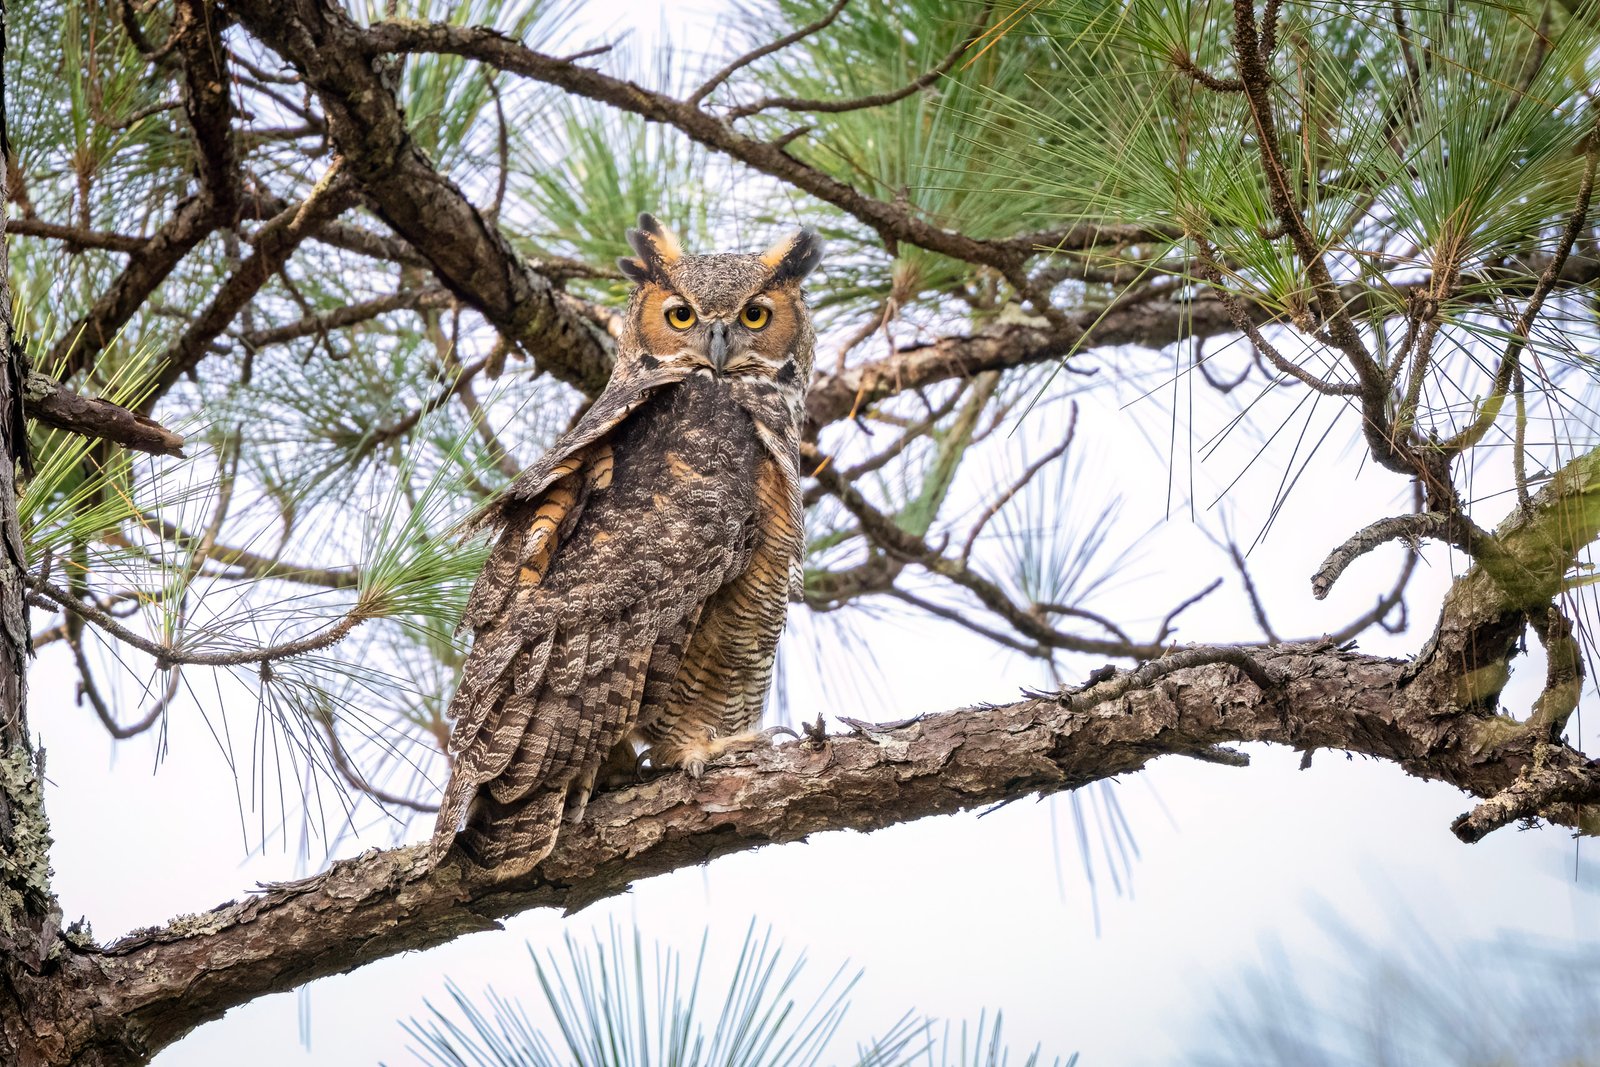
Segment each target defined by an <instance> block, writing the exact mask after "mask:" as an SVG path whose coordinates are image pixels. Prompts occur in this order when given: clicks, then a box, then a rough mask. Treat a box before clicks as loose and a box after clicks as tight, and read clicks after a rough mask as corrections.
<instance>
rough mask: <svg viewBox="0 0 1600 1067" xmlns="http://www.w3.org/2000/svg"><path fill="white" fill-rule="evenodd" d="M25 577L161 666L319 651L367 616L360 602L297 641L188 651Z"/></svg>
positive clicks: (255, 660)
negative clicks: (224, 650) (242, 647)
mask: <svg viewBox="0 0 1600 1067" xmlns="http://www.w3.org/2000/svg"><path fill="white" fill-rule="evenodd" d="M23 581H24V582H25V583H26V584H27V586H28V588H29V589H32V590H33V591H34V592H35V593H38V594H39V595H40V596H43V597H46V598H48V599H49V600H50V601H51V602H52V603H54V604H55V605H56V606H57V607H58V608H61V609H62V610H64V611H68V612H70V613H72V614H73V615H75V616H77V617H78V618H80V619H83V620H84V621H85V622H89V623H93V624H94V625H95V626H97V627H99V628H100V629H101V630H104V631H105V632H106V633H107V634H110V635H111V636H112V637H114V638H116V639H117V640H119V641H121V642H123V643H124V644H127V645H131V646H132V647H134V648H136V649H138V650H139V651H141V652H143V653H145V654H147V655H150V656H153V657H155V660H156V665H157V666H159V667H162V668H169V667H176V666H178V665H180V664H189V665H192V666H197V667H240V666H248V665H253V664H266V663H272V662H275V661H277V660H281V659H289V658H290V657H292V656H303V655H305V654H306V653H308V652H319V651H321V650H322V649H325V648H328V647H330V646H332V645H335V644H337V643H339V642H340V641H342V640H344V638H345V637H346V636H347V635H348V634H349V633H350V631H351V630H354V629H355V628H356V627H357V626H359V625H361V623H362V622H364V621H365V620H366V618H367V616H366V615H365V614H364V613H363V611H362V609H361V607H360V605H357V606H356V607H355V608H352V609H351V610H350V611H348V612H347V613H345V614H344V615H343V616H342V617H340V618H339V619H338V620H337V621H335V622H333V623H332V624H330V625H328V626H326V627H323V628H322V629H320V630H319V631H317V632H316V633H313V634H310V635H308V636H306V637H302V638H299V639H297V640H294V641H286V642H284V643H283V644H278V645H264V646H257V647H254V648H246V649H239V650H237V651H233V652H185V651H183V650H182V649H179V648H176V647H174V646H172V645H166V644H161V643H159V642H156V641H152V640H150V639H149V638H148V637H145V636H144V635H143V634H140V633H136V632H135V631H133V630H130V629H129V628H128V627H126V626H124V625H122V623H120V622H118V621H117V620H116V619H115V618H114V617H113V616H112V615H111V614H110V613H109V612H106V611H103V610H101V609H100V608H97V607H95V606H94V605H93V604H87V603H84V602H83V601H82V600H80V599H79V598H78V597H76V596H73V595H72V594H71V593H69V592H67V591H66V590H65V589H62V588H61V587H60V586H58V585H55V584H54V583H52V582H49V581H45V580H43V579H41V578H38V577H36V576H34V575H24V577H23Z"/></svg>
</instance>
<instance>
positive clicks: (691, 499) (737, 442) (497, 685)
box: [431, 215, 820, 875]
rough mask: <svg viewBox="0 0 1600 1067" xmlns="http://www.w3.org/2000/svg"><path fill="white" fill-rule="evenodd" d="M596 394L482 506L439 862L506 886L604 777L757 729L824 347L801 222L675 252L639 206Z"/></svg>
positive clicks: (702, 755)
mask: <svg viewBox="0 0 1600 1067" xmlns="http://www.w3.org/2000/svg"><path fill="white" fill-rule="evenodd" d="M628 236H629V241H630V243H631V244H632V245H633V247H634V249H635V250H636V251H637V252H638V253H639V256H638V258H637V259H625V260H623V261H621V266H622V268H623V270H624V272H625V273H626V274H627V275H628V276H629V277H630V278H632V279H633V280H634V281H635V282H637V283H638V284H637V287H636V289H635V290H634V293H633V296H632V299H631V300H630V301H629V305H628V313H627V317H626V323H625V326H624V329H623V331H622V335H621V337H620V339H619V342H618V357H617V366H616V369H615V370H614V372H613V374H612V378H611V382H610V384H609V385H607V387H606V390H605V392H604V393H603V394H601V396H600V398H599V399H598V400H596V401H595V403H594V405H593V406H592V407H591V408H590V409H589V410H588V411H587V412H586V413H585V414H584V416H583V418H582V419H581V420H579V422H578V425H577V426H575V427H574V428H573V429H572V430H571V431H570V432H568V433H567V434H566V435H565V436H564V437H562V439H561V440H560V441H558V442H556V445H555V447H553V448H552V449H551V450H550V452H549V453H548V454H546V455H545V457H544V458H543V459H541V460H540V461H539V462H538V463H537V464H535V465H534V466H533V467H531V468H530V469H528V470H527V471H526V472H524V473H523V474H522V476H521V477H519V478H518V479H517V480H516V481H515V482H514V483H512V485H511V487H510V488H509V489H508V490H507V491H506V493H505V494H504V495H503V496H502V497H501V498H499V499H498V500H497V501H496V502H495V503H494V504H493V505H492V506H491V507H490V508H489V509H488V511H487V512H486V513H485V515H484V517H483V519H482V521H483V523H485V524H487V525H492V526H494V527H497V528H498V529H499V530H500V531H501V532H500V539H499V541H498V542H497V543H496V545H495V548H494V550H493V552H492V553H491V554H490V557H489V560H488V563H487V564H486V565H485V567H484V570H483V574H482V575H481V576H480V577H479V579H478V582H477V584H476V586H475V587H474V588H473V591H472V596H471V598H470V599H469V601H468V604H467V611H466V615H465V617H464V619H463V623H462V624H463V625H464V626H471V627H472V629H473V633H474V642H473V647H472V652H471V654H470V655H469V656H468V658H467V662H466V665H465V667H464V668H463V670H462V676H461V682H460V685H459V686H458V688H457V691H456V695H455V698H454V700H453V701H452V703H451V715H452V717H453V718H454V719H455V726H454V730H453V732H452V734H451V738H450V755H451V758H452V766H451V775H450V782H449V784H448V785H447V786H446V788H445V793H444V798H443V801H442V803H441V806H440V811H439V820H438V823H437V825H436V827H435V829H434V835H433V841H432V845H431V850H432V854H433V857H434V859H435V861H437V860H438V859H440V858H442V857H443V856H444V855H445V853H446V852H447V851H448V850H449V848H450V846H451V844H452V843H459V844H460V845H461V846H462V850H463V851H464V852H465V853H466V855H467V856H468V858H470V859H471V860H473V861H474V862H476V863H478V864H479V865H481V866H484V867H492V868H496V869H497V870H500V871H501V872H503V873H504V874H506V875H515V874H520V873H523V872H526V871H528V870H530V869H532V867H533V866H534V865H536V864H537V863H538V862H539V861H540V860H542V859H543V858H544V857H545V856H546V855H547V854H548V853H549V851H550V848H551V847H552V846H553V845H554V843H555V835H556V831H557V827H558V826H559V823H560V818H561V815H562V812H563V811H564V810H566V811H568V812H569V813H570V815H571V816H572V817H574V818H581V817H582V812H583V807H584V804H585V803H587V801H588V797H589V793H590V790H591V789H593V787H594V785H595V783H596V780H597V779H598V778H599V776H600V775H601V774H602V773H603V772H604V770H605V768H606V767H608V766H610V767H618V766H626V767H629V768H631V767H632V766H633V762H634V752H635V745H640V744H642V745H644V746H645V751H646V753H647V754H648V756H649V758H650V760H651V762H652V763H653V764H655V765H656V766H660V767H668V766H670V767H682V768H684V769H685V770H687V771H688V772H689V773H690V774H693V775H699V774H700V773H701V772H702V771H703V769H704V767H705V764H706V763H707V762H708V761H709V760H711V759H714V758H715V757H716V756H717V755H718V754H719V753H720V752H722V751H723V750H725V749H726V747H727V746H728V745H729V744H730V743H737V742H739V741H741V740H743V739H744V738H746V737H748V736H749V732H750V731H751V730H752V729H753V727H754V726H755V725H756V723H757V722H758V721H759V719H760V715H761V708H762V704H763V702H764V700H765V698H766V693H767V690H768V688H769V686H770V684H771V680H772V668H773V661H774V656H775V653H776V649H777V642H778V636H779V633H780V632H781V630H782V628H783V617H784V611H785V608H786V607H787V602H788V599H789V596H790V593H791V590H792V589H794V588H795V587H796V584H797V583H798V581H799V578H800V559H801V551H802V549H803V547H804V543H803V530H802V513H801V504H800V472H799V435H800V423H801V419H802V418H803V417H804V402H805V385H806V382H807V381H808V380H809V378H810V375H811V361H812V349H813V346H814V343H815V337H814V334H813V331H812V326H811V318H810V314H809V313H808V312H807V310H806V307H805V302H804V300H803V298H802V296H801V293H800V283H801V281H802V280H803V279H804V278H805V276H806V274H808V273H809V272H810V271H811V270H812V268H814V267H815V266H816V264H817V261H818V259H819V258H820V245H819V243H818V242H817V239H816V237H815V236H814V235H813V234H811V233H810V232H809V231H802V232H801V233H799V234H797V235H795V236H794V237H791V238H789V239H787V240H785V241H782V242H780V243H779V244H778V245H775V246H774V247H773V248H772V249H769V250H768V251H767V252H766V253H763V254H762V255H759V256H756V255H737V254H723V255H712V256H686V255H684V254H683V252H682V250H681V248H680V247H679V245H678V242H677V240H676V238H674V237H673V236H672V235H671V234H670V233H669V232H668V231H666V230H665V229H664V228H662V227H661V226H660V224H659V223H657V222H656V221H655V219H653V218H651V217H650V216H648V215H641V216H640V218H639V229H638V230H637V231H629V235H628Z"/></svg>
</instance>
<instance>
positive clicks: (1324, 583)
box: [1311, 511, 1494, 600]
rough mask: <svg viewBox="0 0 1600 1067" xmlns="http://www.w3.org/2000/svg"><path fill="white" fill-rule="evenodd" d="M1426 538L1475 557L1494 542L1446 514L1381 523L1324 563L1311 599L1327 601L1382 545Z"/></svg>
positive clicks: (1314, 581) (1469, 524)
mask: <svg viewBox="0 0 1600 1067" xmlns="http://www.w3.org/2000/svg"><path fill="white" fill-rule="evenodd" d="M1425 537H1431V538H1433V539H1434V540H1436V541H1448V542H1449V543H1450V544H1452V545H1455V546H1456V547H1457V548H1459V549H1461V550H1462V551H1463V552H1466V553H1467V554H1468V555H1471V556H1473V557H1477V556H1478V555H1480V554H1482V551H1483V548H1484V546H1485V545H1486V544H1487V543H1489V542H1491V541H1493V540H1494V538H1493V536H1492V535H1491V534H1489V533H1488V532H1487V531H1485V530H1482V529H1479V528H1478V527H1477V526H1475V525H1473V523H1472V521H1471V520H1470V519H1468V518H1466V517H1465V516H1462V515H1450V514H1447V513H1445V512H1442V511H1423V512H1419V513H1417V514H1415V515H1395V516H1393V517H1391V518H1387V519H1379V520H1378V521H1377V522H1375V523H1373V524H1372V525H1371V526H1368V527H1366V528H1365V529H1362V530H1360V531H1358V532H1357V533H1356V534H1355V535H1354V536H1352V537H1351V538H1350V539H1349V540H1347V541H1346V542H1345V543H1344V544H1342V545H1340V546H1339V547H1338V548H1336V549H1334V550H1333V551H1332V552H1330V553H1328V558H1327V559H1325V560H1323V561H1322V566H1321V567H1318V568H1317V573H1316V574H1314V575H1312V576H1311V595H1312V596H1314V597H1316V598H1317V599H1318V600H1322V599H1324V598H1325V597H1327V595H1328V591H1329V590H1331V589H1332V588H1333V583H1334V582H1337V581H1338V580H1339V576H1340V575H1342V574H1343V573H1344V572H1345V568H1347V567H1349V566H1350V564H1352V563H1354V562H1355V561H1356V560H1357V559H1359V558H1361V557H1362V556H1364V555H1366V554H1367V553H1368V552H1371V551H1372V550H1373V549H1375V548H1377V547H1378V546H1379V545H1384V544H1388V543H1389V542H1390V541H1398V540H1401V539H1402V538H1403V539H1405V540H1407V541H1412V542H1415V541H1419V540H1421V539H1422V538H1425Z"/></svg>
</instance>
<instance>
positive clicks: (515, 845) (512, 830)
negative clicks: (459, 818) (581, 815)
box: [429, 786, 567, 878]
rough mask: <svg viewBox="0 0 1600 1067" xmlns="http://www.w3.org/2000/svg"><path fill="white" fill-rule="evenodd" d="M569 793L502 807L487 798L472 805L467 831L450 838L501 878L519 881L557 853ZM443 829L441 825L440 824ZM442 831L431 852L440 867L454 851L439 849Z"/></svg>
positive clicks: (540, 794)
mask: <svg viewBox="0 0 1600 1067" xmlns="http://www.w3.org/2000/svg"><path fill="white" fill-rule="evenodd" d="M566 802H567V788H566V787H565V786H563V787H561V788H559V789H550V790H537V791H535V792H533V793H530V794H529V795H528V796H526V797H522V798H521V799H519V800H517V801H515V802H513V803H511V804H501V803H500V802H498V801H496V800H495V799H494V798H493V797H490V796H489V795H488V794H487V793H481V794H479V795H478V797H477V798H476V799H475V800H474V801H473V803H472V807H471V810H469V811H468V813H467V823H466V826H465V827H464V828H463V829H462V830H461V832H460V833H458V834H457V833H451V834H450V835H449V836H450V837H452V838H454V840H455V843H456V844H457V845H459V846H460V848H461V852H462V855H464V856H466V858H467V859H469V860H471V861H472V863H473V864H474V865H476V866H478V867H482V868H484V869H485V870H492V871H493V872H494V873H495V875H496V876H498V877H501V878H520V877H521V876H523V875H525V874H527V873H528V872H529V871H531V870H533V869H534V868H535V867H537V866H538V865H539V864H540V863H542V862H543V861H544V858H545V857H546V856H548V855H550V850H551V849H553V848H555V844H556V832H557V831H558V830H559V829H560V828H561V811H562V809H563V808H564V807H565V806H566ZM441 828H442V824H441ZM440 837H441V831H440V830H436V831H435V832H434V839H433V843H432V844H431V845H430V847H429V851H430V852H431V853H433V855H434V862H438V860H439V859H440V858H442V857H443V855H444V853H445V852H446V851H447V850H448V849H449V847H450V841H449V840H448V839H447V840H446V841H445V842H444V846H443V848H441V847H440V843H439V839H440Z"/></svg>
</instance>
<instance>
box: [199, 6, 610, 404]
mask: <svg viewBox="0 0 1600 1067" xmlns="http://www.w3.org/2000/svg"><path fill="white" fill-rule="evenodd" d="M230 6H231V9H232V11H233V14H234V17H235V18H237V19H239V20H240V21H241V22H242V23H243V24H244V25H245V26H246V28H248V29H249V30H250V32H251V33H253V34H254V35H255V36H256V37H257V38H259V39H260V40H261V41H262V42H263V43H265V44H266V45H267V46H268V47H270V48H272V49H273V50H275V51H276V52H278V53H279V54H280V55H282V56H283V57H284V58H285V59H287V60H288V61H289V62H290V63H292V64H293V65H294V66H295V68H296V69H297V70H298V71H299V72H300V74H301V76H302V78H303V79H304V81H305V83H306V84H307V85H309V86H310V87H311V89H312V90H313V91H314V92H315V93H316V94H317V97H318V99H320V100H321V102H322V105H323V109H324V111H325V113H326V115H327V119H328V128H329V131H330V132H331V134H332V136H333V141H334V143H335V144H336V145H337V146H338V149H339V151H340V153H341V154H342V155H343V157H344V160H345V163H344V165H345V167H346V169H347V170H348V172H349V173H350V174H351V175H352V176H353V177H354V178H355V179H356V180H357V181H358V183H359V184H360V186H361V188H362V190H363V192H364V193H365V194H366V196H367V199H368V201H369V203H370V204H371V206H372V207H373V209H374V210H375V211H376V212H377V214H378V216H379V217H380V218H381V219H383V221H384V222H385V223H386V224H387V225H388V226H389V227H390V228H392V229H393V230H394V231H395V233H397V234H399V235H400V236H401V237H402V238H404V239H405V240H406V242H407V243H409V244H410V245H411V247H412V248H414V249H416V250H417V251H418V252H419V253H421V255H422V256H423V257H424V258H425V259H427V261H428V263H429V265H430V266H431V267H432V268H433V271H434V273H435V274H436V275H437V276H438V278H439V280H440V281H441V282H442V283H443V284H444V285H445V287H446V288H448V289H449V290H450V291H451V292H453V293H454V294H456V296H458V297H459V298H460V299H462V300H463V301H464V302H466V303H467V304H469V305H471V306H472V307H474V308H476V309H477V310H478V311H480V312H482V314H483V315H484V317H485V318H487V319H488V320H489V322H490V323H492V324H493V325H494V326H495V327H496V328H498V329H499V330H500V332H501V333H502V334H504V335H505V336H506V337H507V338H509V339H510V340H511V341H513V342H514V343H516V344H520V345H522V346H523V347H524V348H525V349H526V350H527V351H528V353H529V355H530V356H531V357H532V358H533V360H534V362H535V364H536V365H537V366H538V367H539V368H540V369H542V370H548V371H549V372H550V373H551V374H553V375H554V376H555V377H557V378H560V379H562V380H563V381H566V382H569V383H571V384H573V385H576V386H577V387H578V388H579V389H581V390H583V391H584V392H586V393H589V394H590V395H595V394H598V393H599V391H600V390H601V389H603V388H604V387H605V382H606V379H607V377H608V376H609V375H610V371H611V354H610V348H609V343H608V339H606V338H605V337H604V336H603V335H602V334H601V333H600V332H599V331H598V330H596V329H595V328H594V326H593V325H592V324H591V322H590V321H589V320H588V319H587V318H586V317H584V316H583V315H581V314H577V313H575V312H574V310H573V308H572V307H571V306H570V305H569V304H568V303H567V302H566V301H565V300H563V299H562V297H563V295H564V294H562V293H561V292H560V291H559V289H558V288H557V287H556V285H555V284H554V283H553V282H552V281H551V279H550V278H548V277H546V276H544V275H542V274H540V273H538V272H537V271H535V270H533V269H532V268H531V267H530V266H529V264H528V263H527V262H526V261H525V260H524V259H523V258H522V257H521V256H520V255H518V254H517V252H516V250H515V249H513V248H512V247H511V243H510V242H509V241H508V240H506V238H505V236H504V235H503V234H502V233H501V232H500V231H499V229H498V227H497V226H495V225H494V224H493V223H492V222H490V221H489V220H488V219H486V218H485V217H484V215H483V213H482V212H480V211H479V210H478V209H477V208H476V207H475V206H474V205H473V204H472V202H471V201H470V200H468V199H467V197H466V194H465V193H463V192H462V190H461V188H460V187H459V186H457V185H456V184H455V182H453V181H451V180H450V179H449V178H448V177H446V176H444V175H442V174H440V173H439V171H438V170H437V169H435V168H434V166H433V165H432V163H431V162H429V160H428V159H427V157H426V156H425V155H424V154H423V152H422V151H421V150H420V149H419V148H418V147H417V146H416V144H415V143H414V142H413V141H412V139H411V135H410V133H409V132H408V131H407V129H406V124H405V117H404V115H403V114H402V113H401V111H400V106H399V104H398V102H397V101H396V99H395V94H394V90H393V89H392V87H391V86H390V85H388V84H387V83H386V81H385V79H384V77H383V76H382V75H381V74H380V73H379V72H378V71H377V70H375V69H374V65H373V63H372V62H371V61H370V59H369V56H370V55H371V54H372V50H371V48H370V47H369V46H368V45H367V44H366V41H365V37H366V32H365V31H363V30H362V29H361V27H360V26H358V25H357V24H356V23H355V21H354V20H352V19H351V18H350V17H349V15H347V14H346V13H345V12H344V11H343V10H342V9H341V8H339V7H337V6H336V5H334V4H332V3H328V2H326V0H296V2H294V3H274V2H270V0H240V2H237V3H234V4H232V5H230Z"/></svg>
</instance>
